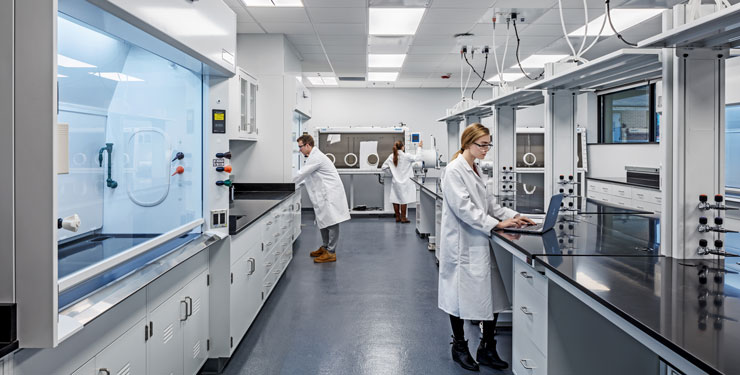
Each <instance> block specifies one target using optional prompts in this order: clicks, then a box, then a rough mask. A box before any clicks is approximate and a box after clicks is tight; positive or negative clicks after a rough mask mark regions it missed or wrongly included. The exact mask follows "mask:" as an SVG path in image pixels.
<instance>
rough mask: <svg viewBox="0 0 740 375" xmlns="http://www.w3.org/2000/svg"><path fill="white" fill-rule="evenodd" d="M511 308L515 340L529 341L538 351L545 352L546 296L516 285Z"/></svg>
mask: <svg viewBox="0 0 740 375" xmlns="http://www.w3.org/2000/svg"><path fill="white" fill-rule="evenodd" d="M512 310H513V312H512V320H513V324H514V329H515V332H516V335H517V337H516V340H515V341H517V343H518V342H519V341H522V342H523V341H531V342H532V343H533V344H534V346H535V347H537V349H538V350H539V351H540V352H542V353H545V352H547V297H546V296H544V295H542V294H540V293H536V292H534V291H533V289H531V288H519V287H516V289H515V292H514V303H513V306H512Z"/></svg>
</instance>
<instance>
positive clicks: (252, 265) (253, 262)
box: [247, 258, 255, 276]
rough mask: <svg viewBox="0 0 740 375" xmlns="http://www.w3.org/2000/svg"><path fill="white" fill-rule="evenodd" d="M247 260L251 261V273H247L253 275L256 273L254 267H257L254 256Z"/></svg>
mask: <svg viewBox="0 0 740 375" xmlns="http://www.w3.org/2000/svg"><path fill="white" fill-rule="evenodd" d="M247 262H249V273H247V276H251V275H252V274H254V269H255V261H254V258H249V260H248V261H247Z"/></svg>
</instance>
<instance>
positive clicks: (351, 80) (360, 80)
mask: <svg viewBox="0 0 740 375" xmlns="http://www.w3.org/2000/svg"><path fill="white" fill-rule="evenodd" d="M339 80H340V81H345V82H364V81H365V77H339Z"/></svg>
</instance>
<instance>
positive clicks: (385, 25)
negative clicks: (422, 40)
mask: <svg viewBox="0 0 740 375" xmlns="http://www.w3.org/2000/svg"><path fill="white" fill-rule="evenodd" d="M425 11H426V8H370V30H369V33H370V35H414V34H416V30H417V29H418V28H419V24H420V23H421V18H422V17H423V16H424V12H425Z"/></svg>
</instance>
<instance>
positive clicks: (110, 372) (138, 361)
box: [95, 321, 153, 375]
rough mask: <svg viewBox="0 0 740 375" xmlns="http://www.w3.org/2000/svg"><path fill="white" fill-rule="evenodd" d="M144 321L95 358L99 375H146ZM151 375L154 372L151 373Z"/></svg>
mask: <svg viewBox="0 0 740 375" xmlns="http://www.w3.org/2000/svg"><path fill="white" fill-rule="evenodd" d="M143 326H144V321H140V322H139V323H138V324H136V325H135V326H134V327H133V328H131V329H129V330H128V331H127V332H126V333H124V334H123V336H121V337H119V338H118V339H116V341H114V342H113V343H112V344H110V345H108V346H107V347H106V348H105V349H103V350H102V351H101V352H100V353H98V355H96V356H95V368H96V372H95V373H96V374H98V375H129V374H145V373H147V368H146V349H145V346H144V345H143V344H144V337H143V331H144V330H143V329H141V327H143ZM149 373H150V374H151V373H153V372H151V371H150V372H149Z"/></svg>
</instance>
